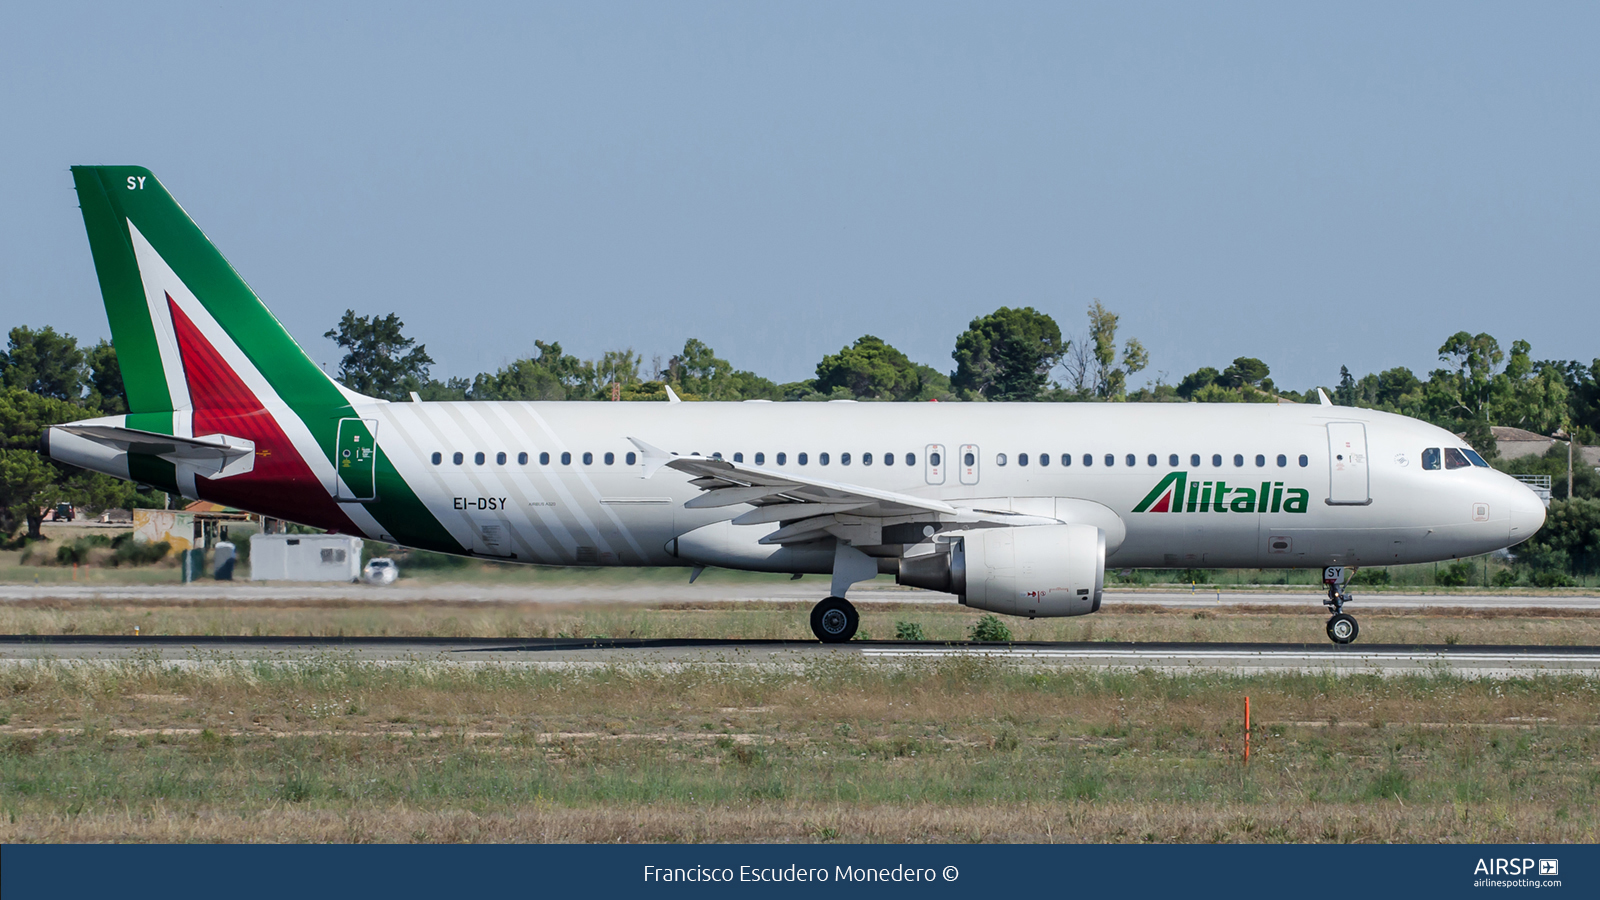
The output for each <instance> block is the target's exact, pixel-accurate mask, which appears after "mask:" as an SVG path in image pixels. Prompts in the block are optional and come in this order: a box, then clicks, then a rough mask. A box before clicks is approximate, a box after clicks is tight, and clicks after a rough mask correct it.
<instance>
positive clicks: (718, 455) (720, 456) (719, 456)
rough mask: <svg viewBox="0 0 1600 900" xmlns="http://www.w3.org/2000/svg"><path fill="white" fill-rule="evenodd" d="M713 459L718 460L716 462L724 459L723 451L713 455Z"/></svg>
mask: <svg viewBox="0 0 1600 900" xmlns="http://www.w3.org/2000/svg"><path fill="white" fill-rule="evenodd" d="M711 458H712V459H716V460H720V459H722V451H720V450H718V451H716V452H714V453H712V454H711Z"/></svg>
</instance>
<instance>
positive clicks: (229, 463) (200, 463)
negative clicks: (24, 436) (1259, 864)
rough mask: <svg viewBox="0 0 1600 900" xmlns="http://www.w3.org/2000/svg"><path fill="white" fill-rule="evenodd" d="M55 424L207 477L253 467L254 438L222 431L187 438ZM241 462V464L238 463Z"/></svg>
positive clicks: (242, 470)
mask: <svg viewBox="0 0 1600 900" xmlns="http://www.w3.org/2000/svg"><path fill="white" fill-rule="evenodd" d="M55 427H56V428H58V429H60V430H62V431H65V432H66V433H68V434H73V435H77V436H78V437H81V438H87V439H88V440H91V441H94V442H95V443H97V444H102V445H104V446H107V447H113V448H115V449H117V450H119V451H122V452H124V453H143V454H147V455H149V456H158V457H160V458H162V459H165V460H168V461H169V462H173V463H186V464H188V465H191V466H193V467H194V468H195V471H196V472H197V473H199V474H202V475H206V476H208V477H213V478H215V477H218V476H221V475H223V474H224V470H225V469H226V470H228V471H227V472H226V474H228V475H237V474H240V473H241V472H248V471H250V470H251V469H252V468H254V462H255V454H256V445H255V442H254V441H249V440H245V439H244V438H237V437H230V436H228V435H224V434H211V435H206V436H204V437H198V438H186V437H177V436H175V435H170V434H160V433H158V432H154V431H141V430H139V429H137V428H123V427H121V426H117V425H57V426H55ZM241 462H242V463H243V465H240V464H239V463H241Z"/></svg>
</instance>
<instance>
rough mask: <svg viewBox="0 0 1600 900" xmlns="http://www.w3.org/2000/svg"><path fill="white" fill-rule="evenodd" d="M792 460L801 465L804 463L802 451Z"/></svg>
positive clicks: (804, 457) (804, 456)
mask: <svg viewBox="0 0 1600 900" xmlns="http://www.w3.org/2000/svg"><path fill="white" fill-rule="evenodd" d="M794 461H795V462H797V463H799V464H800V465H802V466H803V465H805V464H806V455H805V454H804V453H802V454H800V455H799V456H797V457H795V460H794Z"/></svg>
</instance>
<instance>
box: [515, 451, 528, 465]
mask: <svg viewBox="0 0 1600 900" xmlns="http://www.w3.org/2000/svg"><path fill="white" fill-rule="evenodd" d="M527 464H528V454H527V453H525V452H524V453H518V454H517V465H519V466H525V465H527Z"/></svg>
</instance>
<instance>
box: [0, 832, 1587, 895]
mask: <svg viewBox="0 0 1600 900" xmlns="http://www.w3.org/2000/svg"><path fill="white" fill-rule="evenodd" d="M0 862H3V866H0V890H3V892H4V895H5V900H35V898H38V900H46V898H48V900H71V898H79V897H82V898H95V900H103V898H106V897H117V898H139V897H160V898H163V900H170V898H172V897H186V896H196V895H208V896H219V897H227V898H229V900H253V898H261V900H268V898H271V900H282V898H284V897H291V898H293V900H322V898H328V900H335V898H336V900H350V898H352V897H384V898H410V897H418V898H422V897H426V898H455V897H459V896H462V895H464V894H465V895H480V894H487V895H491V896H505V895H511V896H517V895H531V896H541V897H543V896H549V892H551V891H570V892H574V893H580V894H582V895H585V896H594V895H601V896H614V895H619V894H626V895H629V896H640V897H690V896H694V897H713V896H715V897H729V896H738V895H749V894H759V895H761V896H775V897H776V896H784V897H799V896H813V897H823V896H829V897H831V896H837V895H839V894H840V893H841V892H843V893H848V894H852V895H859V896H885V897H890V896H894V897H900V896H918V897H959V896H974V895H980V894H982V895H988V894H992V893H994V892H1011V891H1033V892H1038V893H1034V894H1032V895H1031V896H1038V897H1059V896H1067V895H1075V894H1079V893H1081V892H1084V891H1092V892H1096V893H1101V892H1103V893H1104V895H1105V896H1112V897H1117V898H1123V897H1147V896H1148V897H1154V896H1161V897H1173V896H1181V897H1186V898H1187V897H1195V896H1203V897H1222V896H1227V897H1243V896H1260V895H1261V894H1263V893H1270V894H1273V895H1282V896H1289V897H1294V898H1296V900H1301V898H1317V897H1329V898H1339V900H1349V898H1350V897H1351V896H1358V897H1360V898H1362V900H1369V898H1382V897H1404V898H1406V900H1416V898H1420V897H1428V898H1434V897H1458V896H1461V897H1467V896H1477V897H1487V896H1496V895H1497V893H1496V892H1506V891H1509V892H1512V895H1513V896H1526V895H1527V894H1526V893H1525V892H1530V891H1531V892H1540V891H1555V892H1556V894H1555V896H1557V897H1567V896H1570V897H1595V896H1600V878H1597V877H1596V873H1597V872H1600V848H1597V847H1595V846H1592V845H1581V846H1548V845H1546V846H1530V845H1485V846H1442V847H1441V846H1431V845H1430V846H1349V845H1316V846H1260V845H1256V846H1238V845H1229V846H1190V845H1183V846H1086V845H1066V846H1061V845H1057V846H996V845H976V846H975V845H960V846H928V845H916V846H892V845H832V844H828V845H785V846H770V845H757V846H729V845H689V846H685V845H645V846H596V845H581V846H504V845H495V846H304V845H295V846H279V845H250V846H234V845H224V846H217V845H181V846H173V845H161V846H143V845H136V846H121V845H113V846H103V845H97V846H81V845H72V846H29V845H11V846H7V847H5V848H4V849H3V850H0ZM1500 895H1501V896H1503V894H1500Z"/></svg>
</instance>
